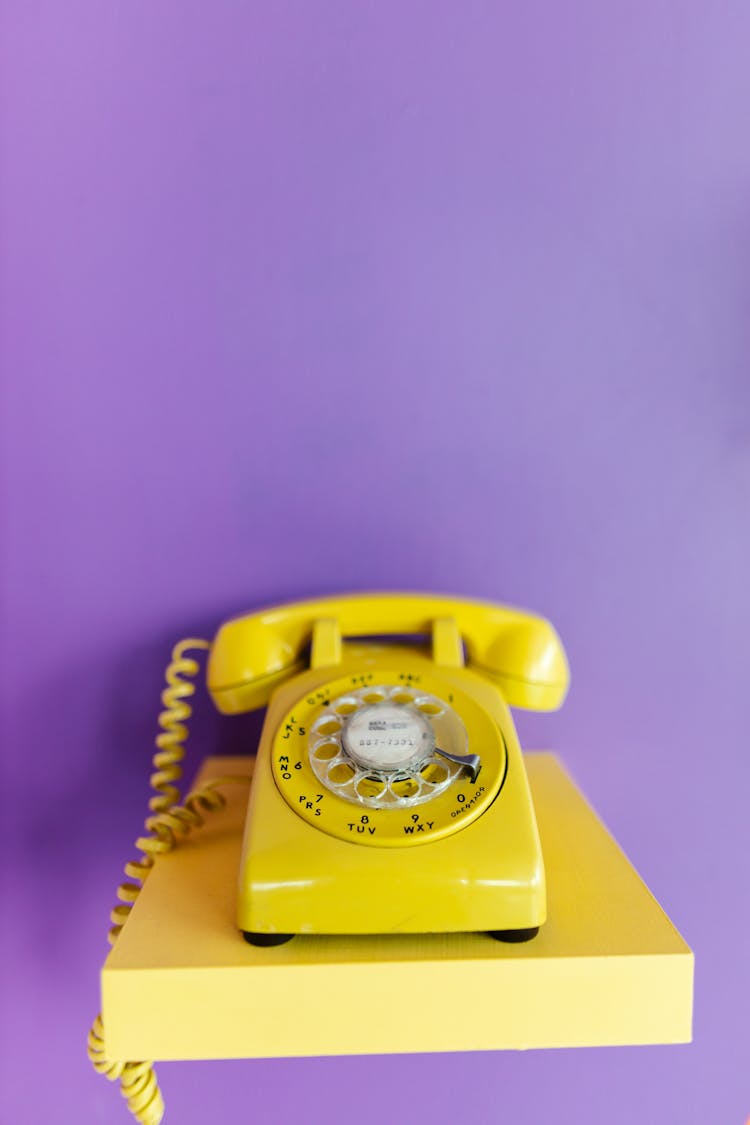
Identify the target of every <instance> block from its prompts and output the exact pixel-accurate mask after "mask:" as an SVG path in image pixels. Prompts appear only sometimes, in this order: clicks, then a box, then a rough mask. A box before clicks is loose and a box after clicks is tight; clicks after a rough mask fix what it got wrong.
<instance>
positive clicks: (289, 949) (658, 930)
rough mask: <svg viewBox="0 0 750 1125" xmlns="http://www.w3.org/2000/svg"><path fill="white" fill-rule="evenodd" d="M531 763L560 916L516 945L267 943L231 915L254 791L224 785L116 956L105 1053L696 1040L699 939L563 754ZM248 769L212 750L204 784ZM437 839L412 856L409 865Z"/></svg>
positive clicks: (140, 905)
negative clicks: (683, 925) (632, 856)
mask: <svg viewBox="0 0 750 1125" xmlns="http://www.w3.org/2000/svg"><path fill="white" fill-rule="evenodd" d="M602 752H603V753H606V747H602ZM525 765H526V769H527V772H528V776H529V781H530V784H531V791H532V794H533V797H534V805H535V808H536V811H537V817H538V821H539V831H540V835H541V841H542V847H543V849H544V856H545V864H546V867H547V879H548V895H549V920H548V921H547V923H546V924H545V925H544V926H543V927H542V928H541V930H540V931H539V935H538V936H537V937H536V938H534V940H533V941H530V942H525V943H522V944H518V945H508V944H504V943H501V942H497V941H493V940H492V938H490V937H488V936H487V935H486V934H474V933H472V934H417V935H408V934H402V935H396V934H391V935H386V936H378V937H351V936H350V937H343V936H342V937H300V938H295V939H294V940H293V941H290V942H289V943H288V944H286V945H282V946H279V947H278V948H276V949H254V948H253V947H252V946H250V945H247V943H246V942H244V941H242V939H241V938H240V937H239V935H238V934H237V929H236V924H235V901H236V892H235V881H236V876H237V869H238V867H239V858H240V848H241V839H242V826H243V824H244V822H245V815H246V807H247V791H246V790H245V789H243V788H242V787H236V786H235V787H229V788H227V789H226V796H227V804H226V807H225V808H223V809H220V810H218V811H216V812H214V813H212V814H211V815H210V816H209V817H207V819H206V824H205V826H204V827H202V828H198V829H196V830H195V832H194V833H193V834H192V835H191V836H190V837H189V838H188V839H186V840H185V841H184V842H182V843H180V844H179V845H178V847H177V848H176V849H175V850H174V851H172V852H170V853H169V854H168V855H164V856H161V857H160V858H159V859H157V861H156V864H155V866H154V868H153V870H152V871H151V873H150V875H149V877H148V879H147V880H146V883H145V885H144V888H143V891H142V892H141V894H140V896H139V897H138V900H137V901H136V903H135V905H134V907H133V910H132V912H131V914H130V916H129V917H128V919H127V921H126V923H125V926H124V928H123V930H122V933H121V935H120V939H119V941H118V942H117V945H116V946H115V947H114V948H113V949H112V951H111V952H110V954H109V957H108V958H107V962H106V964H105V966H104V971H103V973H102V1003H103V1009H102V1010H103V1014H104V1023H105V1027H106V1045H107V1055H108V1057H109V1058H111V1059H114V1060H117V1059H221V1058H255V1057H279V1056H280V1057H289V1056H294V1055H357V1054H370V1053H394V1052H403V1051H417V1052H424V1051H486V1050H493V1049H503V1048H505V1049H507V1048H516V1049H519V1048H522V1049H529V1048H539V1047H582V1046H605V1045H609V1046H613V1045H618V1044H635V1043H642V1044H645V1043H684V1042H687V1041H689V1040H690V1036H691V1016H692V997H693V956H692V953H691V952H690V950H689V948H688V946H687V945H686V943H685V942H684V940H683V939H682V938H681V937H680V935H679V933H678V932H677V930H676V929H675V928H674V926H673V925H672V923H671V922H670V921H669V919H668V918H667V916H666V915H665V913H664V911H663V910H662V909H661V907H660V906H659V904H658V902H657V901H656V899H655V898H654V896H653V895H652V894H651V893H650V891H649V890H648V888H647V887H646V886H645V885H644V883H643V882H642V881H641V879H640V877H639V876H638V873H637V872H636V871H635V870H634V869H633V867H632V866H631V865H630V863H629V862H628V860H627V858H626V856H625V855H623V853H622V851H621V850H620V849H619V847H618V846H617V844H616V843H615V841H614V840H613V839H612V837H611V836H610V835H609V833H608V832H607V830H606V828H605V827H604V825H602V823H601V822H600V821H599V820H598V819H597V817H596V816H595V814H594V813H593V811H592V810H591V808H590V806H589V805H588V804H587V803H586V800H585V799H584V797H583V796H582V795H581V793H580V792H579V790H578V789H577V787H576V786H575V784H574V783H573V782H572V780H571V779H570V777H569V776H568V775H567V774H566V772H565V770H564V769H563V768H562V765H561V763H560V762H559V761H558V759H556V758H555V756H554V755H552V754H527V755H525ZM251 766H252V761H251V760H250V759H243V758H236V757H232V758H212V759H209V760H208V761H207V762H206V763H205V765H204V768H203V770H202V771H201V775H200V778H199V779H198V784H201V785H205V784H206V783H209V782H210V781H211V780H212V779H215V778H218V777H219V776H220V775H222V774H227V773H240V774H241V773H244V772H249V770H250V767H251ZM483 819H484V817H482V818H480V820H483ZM473 831H474V829H473V828H468V829H466V831H465V833H463V834H464V835H467V836H468V834H469V833H471V832H473ZM322 835H323V834H322V833H321V836H322ZM343 846H344V845H342V847H343ZM434 846H437V845H432V844H429V845H427V846H426V847H425V848H422V849H420V848H416V849H414V850H413V853H411V852H410V853H409V856H404V861H405V860H406V859H407V858H411V856H412V854H416V853H419V852H420V851H423V852H427V851H428V850H429V849H430V848H432V847H434ZM351 850H352V851H355V850H359V851H360V852H365V851H370V850H372V849H365V848H360V849H355V848H354V847H353V846H352V849H351ZM394 854H395V855H399V854H402V855H403V853H394ZM404 909H405V910H406V909H408V903H404ZM459 1072H460V1068H459Z"/></svg>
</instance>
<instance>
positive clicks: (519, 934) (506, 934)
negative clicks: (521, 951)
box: [487, 926, 539, 941]
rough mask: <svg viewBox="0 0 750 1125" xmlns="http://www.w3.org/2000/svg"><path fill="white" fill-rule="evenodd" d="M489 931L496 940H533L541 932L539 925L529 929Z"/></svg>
mask: <svg viewBox="0 0 750 1125" xmlns="http://www.w3.org/2000/svg"><path fill="white" fill-rule="evenodd" d="M487 932H488V934H489V935H490V937H493V938H494V939H495V941H531V939H532V938H535V937H536V935H537V934H538V933H539V927H538V926H532V927H531V928H530V929H528V930H488V931H487Z"/></svg>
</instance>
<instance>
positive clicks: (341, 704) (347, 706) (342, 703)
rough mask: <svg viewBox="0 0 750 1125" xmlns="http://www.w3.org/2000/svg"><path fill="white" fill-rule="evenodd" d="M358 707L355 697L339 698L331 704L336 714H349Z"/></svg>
mask: <svg viewBox="0 0 750 1125" xmlns="http://www.w3.org/2000/svg"><path fill="white" fill-rule="evenodd" d="M358 707H359V702H358V700H356V699H339V700H338V701H337V702H336V703H334V705H333V709H334V711H335V712H336V714H337V715H351V713H352V711H356V710H357V708H358Z"/></svg>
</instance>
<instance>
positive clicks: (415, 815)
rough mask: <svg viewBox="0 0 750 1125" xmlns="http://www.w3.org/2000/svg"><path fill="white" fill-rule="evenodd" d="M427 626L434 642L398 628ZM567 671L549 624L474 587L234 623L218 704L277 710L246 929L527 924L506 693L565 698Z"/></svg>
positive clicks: (509, 932) (522, 830) (248, 876)
mask: <svg viewBox="0 0 750 1125" xmlns="http://www.w3.org/2000/svg"><path fill="white" fill-rule="evenodd" d="M425 636H426V637H429V638H431V651H430V650H429V648H427V647H426V646H424V645H422V646H420V645H419V644H417V643H413V641H412V643H408V644H397V643H393V642H391V643H385V642H386V638H390V637H398V638H402V639H403V638H415V637H422V638H424V637H425ZM344 638H352V639H351V640H345V639H344ZM306 662H309V667H307V668H305V663H306ZM568 681H569V674H568V666H567V661H566V659H565V654H564V652H563V649H562V645H561V643H560V641H559V638H558V637H557V634H556V633H555V631H554V629H553V628H552V626H551V625H550V624H549V623H548V622H547V621H545V620H544V619H542V618H540V617H535V616H532V615H530V614H527V613H523V612H520V611H518V610H514V609H510V608H507V607H503V606H495V605H489V604H486V603H481V602H473V601H458V600H455V599H452V598H446V597H433V596H427V595H412V594H368V595H356V596H344V597H339V598H324V599H319V600H314V601H307V602H299V603H297V604H295V605H287V606H278V607H275V608H271V609H266V610H263V611H261V612H259V613H255V614H252V615H250V616H247V617H240V618H236V619H234V620H232V621H229V622H227V623H226V624H224V625H223V626H222V627H221V629H220V630H219V632H218V634H217V636H216V639H215V640H214V642H213V645H212V647H211V652H210V657H209V664H208V688H209V691H210V693H211V696H212V697H213V699H214V702H215V703H216V705H217V707H218V708H219V710H220V711H222V712H225V713H229V714H236V713H238V712H242V711H248V710H252V709H254V708H257V707H263V706H266V705H267V706H268V712H267V716H266V720H265V725H264V728H263V735H262V738H261V743H260V747H259V750H258V756H257V762H256V767H255V772H254V776H253V782H252V788H251V792H250V801H249V806H248V813H247V822H246V828H245V838H244V844H243V853H242V866H241V871H240V878H239V899H238V923H239V928H240V930H242V932H243V933H244V936H245V938H246V939H247V940H248V941H250V942H251V943H253V944H255V945H265V946H269V945H278V944H280V943H282V942H284V941H287V940H289V938H291V937H293V936H294V935H295V934H380V933H399V934H404V933H442V932H457V931H464V932H465V931H487V932H489V933H491V934H492V935H493V936H495V937H498V938H500V939H503V940H511V941H513V940H525V939H527V938H529V937H533V935H534V934H535V933H536V932H537V929H538V927H539V926H540V925H541V923H542V922H544V920H545V911H546V900H545V882H544V866H543V862H542V854H541V849H540V844H539V837H538V833H537V828H536V822H535V818H534V810H533V807H532V803H531V794H530V791H529V786H528V782H527V779H526V773H525V769H524V764H523V758H522V755H521V750H520V747H519V744H518V737H517V735H516V732H515V729H514V726H513V721H512V719H511V716H510V712H509V710H508V705H510V706H513V707H521V708H530V709H533V710H541V711H546V710H553V709H555V708H557V707H559V706H560V704H561V703H562V701H563V699H564V697H565V693H566V691H567V687H568Z"/></svg>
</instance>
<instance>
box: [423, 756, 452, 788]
mask: <svg viewBox="0 0 750 1125" xmlns="http://www.w3.org/2000/svg"><path fill="white" fill-rule="evenodd" d="M419 774H420V777H421V778H422V779H423V780H424V781H426V782H427V784H428V785H442V784H443V782H444V781H447V780H448V771H447V769H446V768H445V766H443V765H441V764H440V763H439V762H434V761H433V762H426V763H425V765H423V766H422V768H421V770H420V771H419Z"/></svg>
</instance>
